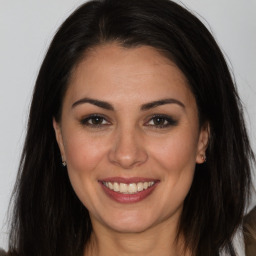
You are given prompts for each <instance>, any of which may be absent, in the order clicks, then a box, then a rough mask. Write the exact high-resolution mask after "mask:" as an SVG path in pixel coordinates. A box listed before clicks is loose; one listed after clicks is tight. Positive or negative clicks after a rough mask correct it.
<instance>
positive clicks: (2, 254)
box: [0, 248, 7, 256]
mask: <svg viewBox="0 0 256 256" xmlns="http://www.w3.org/2000/svg"><path fill="white" fill-rule="evenodd" d="M0 256H7V253H6V252H5V251H4V250H3V249H1V248H0Z"/></svg>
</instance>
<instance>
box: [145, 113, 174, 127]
mask: <svg viewBox="0 0 256 256" xmlns="http://www.w3.org/2000/svg"><path fill="white" fill-rule="evenodd" d="M154 118H162V119H165V121H167V122H168V124H164V125H157V124H148V123H149V122H150V121H152V120H153V119H154ZM177 124H178V120H177V119H176V118H173V117H172V116H170V115H166V114H154V115H153V116H150V117H149V118H147V121H146V122H145V124H144V125H146V126H149V127H153V128H168V127H170V126H176V125H177Z"/></svg>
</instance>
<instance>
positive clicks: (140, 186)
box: [103, 181, 155, 194]
mask: <svg viewBox="0 0 256 256" xmlns="http://www.w3.org/2000/svg"><path fill="white" fill-rule="evenodd" d="M154 184H155V182H154V181H150V182H139V183H130V184H126V183H118V182H113V183H112V182H103V185H105V186H106V187H107V188H109V189H110V190H113V191H115V192H120V193H122V194H135V193H137V192H140V191H143V190H146V189H148V188H149V187H151V186H153V185H154Z"/></svg>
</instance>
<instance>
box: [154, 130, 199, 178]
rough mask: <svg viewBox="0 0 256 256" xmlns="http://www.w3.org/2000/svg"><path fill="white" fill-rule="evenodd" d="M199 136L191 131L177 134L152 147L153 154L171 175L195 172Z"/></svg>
mask: <svg viewBox="0 0 256 256" xmlns="http://www.w3.org/2000/svg"><path fill="white" fill-rule="evenodd" d="M196 138H197V136H196V135H195V133H192V132H190V131H187V132H176V133H173V134H171V135H170V136H166V138H164V139H162V141H161V140H159V141H155V142H154V143H152V145H151V154H152V156H154V158H155V160H156V161H158V163H159V164H161V165H162V167H164V169H165V170H166V171H167V172H169V173H170V174H180V173H181V172H182V171H186V172H187V171H193V170H194V167H195V163H196V155H197V139H196Z"/></svg>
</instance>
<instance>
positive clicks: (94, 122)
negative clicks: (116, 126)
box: [81, 115, 109, 127]
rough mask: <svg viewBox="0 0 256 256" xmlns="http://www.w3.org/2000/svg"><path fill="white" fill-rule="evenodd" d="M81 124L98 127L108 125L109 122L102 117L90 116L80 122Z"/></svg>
mask: <svg viewBox="0 0 256 256" xmlns="http://www.w3.org/2000/svg"><path fill="white" fill-rule="evenodd" d="M81 124H82V125H86V126H91V127H100V126H104V125H109V122H108V121H107V120H106V119H105V118H104V117H103V116H100V115H91V116H88V117H86V118H84V119H83V120H81Z"/></svg>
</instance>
